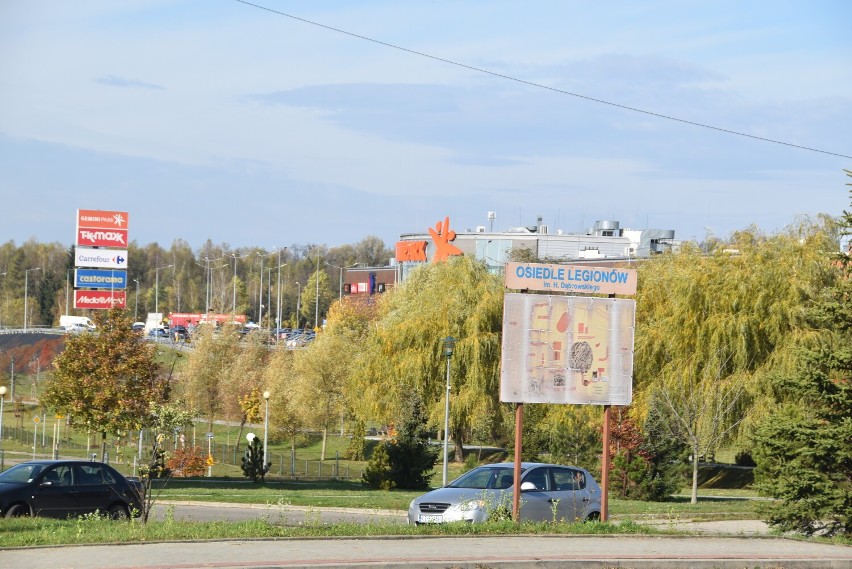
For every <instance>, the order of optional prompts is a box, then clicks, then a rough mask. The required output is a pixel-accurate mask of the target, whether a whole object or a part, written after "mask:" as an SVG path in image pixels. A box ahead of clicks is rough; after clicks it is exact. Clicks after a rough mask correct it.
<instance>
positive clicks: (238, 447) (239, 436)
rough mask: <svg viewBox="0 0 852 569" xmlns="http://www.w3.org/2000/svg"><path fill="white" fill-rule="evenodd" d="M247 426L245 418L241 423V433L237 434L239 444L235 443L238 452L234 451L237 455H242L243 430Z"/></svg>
mask: <svg viewBox="0 0 852 569" xmlns="http://www.w3.org/2000/svg"><path fill="white" fill-rule="evenodd" d="M245 426H246V417H245V416H243V418H242V420H241V421H240V431H239V432H238V433H237V442H236V443H234V445H235V446H236V450H234V453H235V454H240V440H241V439H242V438H243V429H244V428H245Z"/></svg>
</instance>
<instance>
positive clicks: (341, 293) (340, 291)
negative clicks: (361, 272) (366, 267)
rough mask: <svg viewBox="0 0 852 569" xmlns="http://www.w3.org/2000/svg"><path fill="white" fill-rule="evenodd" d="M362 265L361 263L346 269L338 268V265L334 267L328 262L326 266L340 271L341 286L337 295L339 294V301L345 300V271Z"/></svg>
mask: <svg viewBox="0 0 852 569" xmlns="http://www.w3.org/2000/svg"><path fill="white" fill-rule="evenodd" d="M360 264H361V263H355V264H354V265H349V266H346V267H338V266H337V265H332V264H331V263H329V262H326V265H328V266H329V267H334V268H335V269H340V285H339V288H338V293H337V294H338V297H337V298H338V300H343V271H346V270H349V269H352V268H355V267H357V266H358V265H360Z"/></svg>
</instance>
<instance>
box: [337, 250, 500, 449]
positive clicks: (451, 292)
mask: <svg viewBox="0 0 852 569" xmlns="http://www.w3.org/2000/svg"><path fill="white" fill-rule="evenodd" d="M380 303H381V304H380V311H381V312H380V316H379V317H378V319H377V320H376V321H375V324H374V325H373V326H374V328H373V329H372V332H371V333H370V335H369V336H368V337H367V338H366V339H365V342H364V350H363V353H362V354H361V356H360V357H359V360H358V362H357V364H356V367H355V368H354V370H353V373H352V374H351V376H350V385H349V387H348V390H349V392H350V393H353V394H359V396H358V397H357V399H354V398H353V399H352V404H353V406H354V407H355V409H354V411H355V413H356V416H357V417H359V418H361V419H363V420H367V419H376V418H378V419H381V420H383V421H385V422H390V421H393V420H394V418H395V417H398V416H400V414H401V413H400V404H401V402H402V401H404V397H403V394H405V393H407V392H408V391H412V390H413V391H416V392H417V393H418V394H419V395H420V398H421V400H422V401H423V405H424V411H425V414H426V416H427V417H428V420H429V425H430V426H432V427H434V428H442V426H443V422H444V421H443V416H444V394H445V393H446V389H445V381H446V375H445V373H446V371H445V370H446V363H447V362H446V358H445V357H444V356H443V339H444V338H446V337H448V336H453V337H454V338H456V339H457V341H456V344H455V351H454V354H453V357H452V361H451V366H452V368H451V384H452V389H451V404H450V438H451V439H452V440H453V443H454V445H455V451H456V452H455V457H456V460H458V461H461V460H463V452H462V450H463V446H462V445H463V444H464V443H465V441H466V440H468V439H469V437H470V433H471V432H472V431H473V430H474V429H475V428H476V426H477V425H479V424H484V423H490V422H491V421H493V419H494V418H495V417H496V418H501V417H502V410H501V406H500V403H499V391H500V389H499V382H500V350H501V344H500V333H501V330H502V323H503V287H502V283H501V282H500V280H499V278H498V277H496V276H495V275H492V274H490V273H489V272H488V270H487V268H486V267H485V265H484V264H483V263H480V262H477V261H475V260H474V259H472V258H469V257H456V258H453V259H450V260H449V261H447V262H441V263H435V264H430V265H426V266H423V267H422V268H419V269H417V270H415V271H414V272H413V273H411V274H410V275H409V277H408V278H407V280H406V281H405V282H404V283H402V284H401V285H399V286H397V287H395V288H394V290H392V291H391V292H389V293H385V294H384V295H382V297H381V300H380ZM492 427H493V425H492Z"/></svg>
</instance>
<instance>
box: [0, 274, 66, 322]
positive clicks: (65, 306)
mask: <svg viewBox="0 0 852 569" xmlns="http://www.w3.org/2000/svg"><path fill="white" fill-rule="evenodd" d="M73 270H75V269H66V270H65V316H68V308H69V304H70V299H69V295H70V292H71V285H70V284H69V281H70V280H71V271H73ZM3 274H4V275H5V274H6V273H3Z"/></svg>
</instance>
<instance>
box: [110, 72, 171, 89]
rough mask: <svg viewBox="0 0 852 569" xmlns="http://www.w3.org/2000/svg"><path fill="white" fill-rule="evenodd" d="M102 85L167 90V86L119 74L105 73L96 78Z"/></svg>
mask: <svg viewBox="0 0 852 569" xmlns="http://www.w3.org/2000/svg"><path fill="white" fill-rule="evenodd" d="M95 81H96V82H97V83H100V84H101V85H109V86H110V87H124V88H128V89H152V90H155V91H165V90H166V88H165V87H163V86H161V85H156V84H154V83H146V82H145V81H135V80H133V79H125V78H124V77H118V76H117V75H104V76H103V77H99V78H98V79H95Z"/></svg>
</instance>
